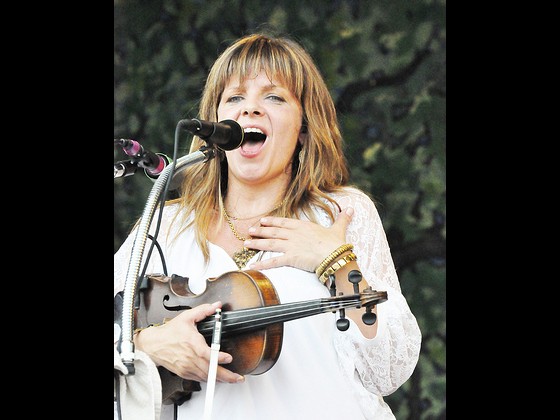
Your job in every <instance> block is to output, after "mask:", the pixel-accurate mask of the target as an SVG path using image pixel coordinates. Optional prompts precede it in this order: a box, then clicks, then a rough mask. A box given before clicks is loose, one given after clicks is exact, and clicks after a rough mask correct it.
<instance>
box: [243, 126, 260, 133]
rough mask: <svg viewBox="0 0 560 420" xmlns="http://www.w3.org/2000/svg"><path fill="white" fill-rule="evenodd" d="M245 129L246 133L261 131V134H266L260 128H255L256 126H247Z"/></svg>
mask: <svg viewBox="0 0 560 420" xmlns="http://www.w3.org/2000/svg"><path fill="white" fill-rule="evenodd" d="M243 131H244V132H245V133H261V134H264V133H263V132H262V130H261V129H260V128H255V127H246V128H244V129H243Z"/></svg>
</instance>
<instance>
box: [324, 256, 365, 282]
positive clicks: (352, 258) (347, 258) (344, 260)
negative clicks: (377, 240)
mask: <svg viewBox="0 0 560 420" xmlns="http://www.w3.org/2000/svg"><path fill="white" fill-rule="evenodd" d="M357 259H358V257H357V256H356V254H354V253H353V252H351V253H350V254H348V255H345V256H344V257H342V258H341V259H340V260H338V261H337V262H335V263H334V264H333V265H331V266H330V267H329V268H327V269H326V270H325V272H324V273H323V274H322V275H321V277H320V278H319V280H321V283H323V284H325V283H326V282H327V280H328V279H329V276H330V275H331V274H334V273H335V272H336V271H337V270H338V269H340V268H342V267H344V266H345V265H346V264H348V263H349V262H350V261H356V260H357Z"/></svg>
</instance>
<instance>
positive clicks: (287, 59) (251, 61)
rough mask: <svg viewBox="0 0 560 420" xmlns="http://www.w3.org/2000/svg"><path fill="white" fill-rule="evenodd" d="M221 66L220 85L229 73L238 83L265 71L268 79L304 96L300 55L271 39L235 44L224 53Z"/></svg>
mask: <svg viewBox="0 0 560 420" xmlns="http://www.w3.org/2000/svg"><path fill="white" fill-rule="evenodd" d="M220 68H221V71H220V75H219V76H218V78H219V84H220V85H222V86H225V84H226V83H227V81H228V80H230V79H231V78H232V77H237V78H238V79H239V83H240V84H241V83H243V81H244V80H246V79H248V78H254V77H256V76H257V75H258V74H259V73H260V72H261V71H264V72H265V74H266V75H267V76H268V78H269V79H270V80H271V81H276V82H278V83H281V84H282V85H284V87H286V88H288V89H289V90H290V91H291V93H292V94H293V95H294V96H295V97H296V98H298V99H299V100H300V101H301V100H302V98H303V89H304V86H305V83H304V78H303V75H304V74H306V72H305V71H304V68H303V66H302V63H301V60H300V58H299V57H298V56H297V55H296V54H295V53H294V52H292V51H289V50H287V49H286V48H285V47H284V46H283V45H280V44H279V43H276V42H274V41H273V40H270V39H264V38H254V39H252V38H248V39H247V40H246V42H245V43H241V44H238V45H237V47H236V48H234V49H232V50H231V51H230V53H229V54H226V56H224V63H223V65H222V66H221V67H220Z"/></svg>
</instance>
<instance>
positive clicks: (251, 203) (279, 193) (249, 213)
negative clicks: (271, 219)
mask: <svg viewBox="0 0 560 420" xmlns="http://www.w3.org/2000/svg"><path fill="white" fill-rule="evenodd" d="M283 200H285V189H279V188H278V189H268V190H266V191H260V190H255V189H247V188H243V189H242V188H231V189H230V187H228V193H227V195H226V197H225V198H224V207H225V208H226V211H227V213H228V215H229V216H230V217H232V218H237V219H239V220H242V219H251V218H256V217H262V216H265V215H266V214H268V213H270V212H272V211H274V210H276V209H277V208H278V207H279V206H280V205H281V204H282V203H283Z"/></svg>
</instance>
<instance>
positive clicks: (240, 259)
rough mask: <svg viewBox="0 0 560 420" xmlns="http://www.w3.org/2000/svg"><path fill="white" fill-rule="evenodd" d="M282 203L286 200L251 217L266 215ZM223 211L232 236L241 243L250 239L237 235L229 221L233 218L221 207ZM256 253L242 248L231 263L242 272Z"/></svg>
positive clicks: (254, 250) (234, 255)
mask: <svg viewBox="0 0 560 420" xmlns="http://www.w3.org/2000/svg"><path fill="white" fill-rule="evenodd" d="M284 201H286V199H284V200H282V202H281V203H280V204H278V205H277V206H276V207H274V208H273V209H272V210H269V211H268V212H266V213H263V214H259V215H257V216H253V217H259V216H262V215H265V214H268V213H272V212H273V211H274V210H277V209H279V208H280V207H281V206H282V204H284ZM223 209H224V211H223V213H224V219H226V222H227V224H228V226H229V228H230V230H231V232H232V233H233V236H235V237H236V238H237V239H238V240H240V241H241V242H244V241H246V240H247V239H251V236H248V237H243V236H241V235H240V234H239V232H238V231H237V229H236V228H235V225H234V224H233V222H232V221H231V219H233V217H231V216H230V215H229V214H228V213H227V211H226V207H225V206H224V207H223ZM249 219H251V217H248V218H244V219H235V220H249ZM257 252H259V251H258V250H256V249H249V248H247V247H246V246H244V247H243V248H241V250H240V251H237V252H235V253H234V254H233V261H235V264H236V265H237V267H238V268H239V269H240V270H242V269H243V267H245V265H246V264H247V262H249V260H250V259H251V258H253V257H254V256H255V255H256V254H257Z"/></svg>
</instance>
